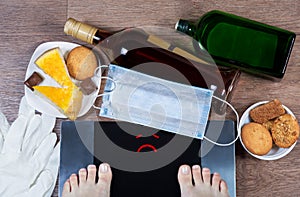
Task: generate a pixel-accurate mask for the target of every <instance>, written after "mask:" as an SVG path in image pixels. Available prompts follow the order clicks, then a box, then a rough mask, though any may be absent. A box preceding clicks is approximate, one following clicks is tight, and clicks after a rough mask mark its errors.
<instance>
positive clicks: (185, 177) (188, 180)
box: [178, 165, 193, 192]
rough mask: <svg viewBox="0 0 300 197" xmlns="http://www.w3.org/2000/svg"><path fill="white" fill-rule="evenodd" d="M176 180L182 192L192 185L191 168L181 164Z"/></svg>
mask: <svg viewBox="0 0 300 197" xmlns="http://www.w3.org/2000/svg"><path fill="white" fill-rule="evenodd" d="M178 182H179V185H180V189H181V191H182V192H184V191H185V190H187V189H189V188H191V187H193V183H192V173H191V168H190V166H188V165H182V166H180V168H179V171H178Z"/></svg>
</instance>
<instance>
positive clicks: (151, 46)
mask: <svg viewBox="0 0 300 197" xmlns="http://www.w3.org/2000/svg"><path fill="white" fill-rule="evenodd" d="M72 20H74V19H71V22H69V23H68V21H70V19H69V20H68V21H67V23H66V25H65V32H66V33H67V34H70V35H72V36H74V37H76V38H79V39H81V40H83V41H86V42H88V43H90V44H93V45H96V47H94V48H96V50H97V49H100V50H99V51H98V53H103V52H104V53H105V57H103V56H104V55H102V57H103V59H105V58H106V60H104V63H105V64H109V63H113V64H117V65H119V66H122V67H126V68H130V69H133V70H135V69H136V68H137V67H136V66H137V65H143V64H145V65H147V66H148V68H149V65H151V70H152V71H153V70H156V71H157V72H151V71H150V70H149V69H142V70H138V71H140V72H143V73H145V74H149V75H153V76H156V77H160V78H164V79H166V80H170V81H175V82H179V83H185V84H187V85H193V86H197V87H202V88H208V89H209V88H211V87H212V86H214V87H217V89H216V90H215V92H214V95H215V96H217V97H219V98H222V99H224V100H227V101H229V99H230V98H231V97H230V96H231V94H230V93H231V91H232V89H233V85H235V84H236V83H237V81H238V78H239V74H240V72H239V71H237V70H236V69H228V68H217V67H216V66H211V65H208V63H207V62H205V61H202V60H199V59H198V58H197V57H194V56H193V55H187V54H186V53H185V52H184V51H183V50H181V49H178V48H176V47H174V46H171V45H170V44H169V43H167V42H165V41H164V40H161V39H159V38H157V37H155V36H153V35H149V34H147V33H145V32H144V31H143V30H142V29H138V28H131V29H125V30H123V31H121V32H118V33H116V34H115V35H114V36H110V35H112V33H110V32H107V31H104V30H100V29H97V28H95V27H91V26H89V25H86V24H82V23H80V22H78V21H75V20H74V21H75V22H74V21H72ZM70 24H71V25H70ZM78 29H80V31H79V30H78ZM74 32H75V33H74ZM78 32H79V33H80V35H78ZM91 32H92V34H91ZM182 54H183V55H182ZM107 57H108V58H107ZM193 58H194V59H193ZM161 65H167V66H170V67H171V68H173V69H176V70H177V71H179V72H180V73H181V74H182V75H183V76H184V77H185V78H186V79H187V80H181V79H182V78H181V79H180V78H178V77H177V76H176V75H171V74H170V75H168V73H164V74H163V75H161V73H160V72H159V71H160V69H161V68H162V67H161ZM220 71H222V72H220ZM213 106H214V110H215V111H216V112H217V113H219V114H222V113H224V109H225V108H224V104H223V103H221V102H219V101H214V104H213Z"/></svg>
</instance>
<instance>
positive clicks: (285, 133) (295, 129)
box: [271, 114, 299, 148]
mask: <svg viewBox="0 0 300 197" xmlns="http://www.w3.org/2000/svg"><path fill="white" fill-rule="evenodd" d="M271 133H272V138H273V141H274V143H275V144H276V145H277V146H278V147H281V148H288V147H290V146H292V145H293V144H294V143H295V142H296V140H297V139H298V137H299V124H298V122H297V120H296V119H295V118H294V117H293V116H292V115H290V114H284V115H282V116H279V117H278V118H277V119H276V120H275V121H274V123H273V126H272V128H271Z"/></svg>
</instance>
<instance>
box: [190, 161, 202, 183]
mask: <svg viewBox="0 0 300 197" xmlns="http://www.w3.org/2000/svg"><path fill="white" fill-rule="evenodd" d="M192 172H193V179H194V182H195V185H199V184H202V183H203V181H202V176H201V168H200V166H199V165H194V166H193V167H192Z"/></svg>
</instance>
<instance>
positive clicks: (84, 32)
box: [64, 18, 113, 44]
mask: <svg viewBox="0 0 300 197" xmlns="http://www.w3.org/2000/svg"><path fill="white" fill-rule="evenodd" d="M64 32H65V33H66V34H67V35H71V36H72V37H74V38H77V39H79V40H82V41H84V42H87V43H89V44H98V43H99V42H101V41H102V40H104V39H105V38H107V37H109V36H110V35H112V34H113V33H111V32H108V31H105V30H102V29H98V28H96V27H94V26H91V25H88V24H85V23H82V22H79V21H77V20H75V19H73V18H69V19H68V20H67V21H66V23H65V26H64Z"/></svg>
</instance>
